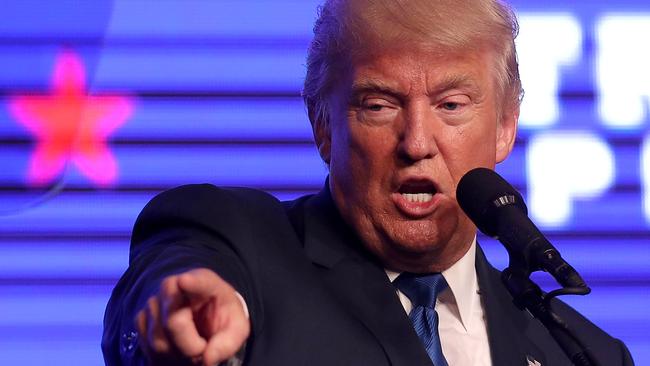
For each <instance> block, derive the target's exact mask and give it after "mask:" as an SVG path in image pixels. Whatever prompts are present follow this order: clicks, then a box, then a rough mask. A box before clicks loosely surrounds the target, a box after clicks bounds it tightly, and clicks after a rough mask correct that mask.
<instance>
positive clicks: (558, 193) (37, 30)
mask: <svg viewBox="0 0 650 366" xmlns="http://www.w3.org/2000/svg"><path fill="white" fill-rule="evenodd" d="M583 3H587V2H573V1H566V0H552V1H545V2H544V5H543V6H542V5H539V2H538V1H533V0H530V1H523V0H519V1H516V2H515V3H514V5H515V8H516V11H517V13H518V14H519V17H520V18H519V19H520V24H521V33H520V36H519V38H518V49H519V60H520V63H521V72H522V79H523V83H524V88H525V89H526V97H525V99H524V104H523V109H522V114H521V125H520V129H519V137H518V139H517V142H516V145H515V149H514V152H513V154H512V157H511V158H510V159H509V160H508V161H507V162H506V163H504V164H502V165H501V166H499V168H498V170H499V171H500V172H501V173H502V174H503V175H504V176H505V177H506V178H507V179H508V180H510V181H511V182H512V183H513V184H514V185H515V186H516V187H517V188H518V189H520V190H521V191H522V193H523V194H524V195H525V196H526V198H527V201H528V203H529V209H530V214H531V217H532V218H533V219H534V220H535V221H536V222H537V223H538V224H539V225H540V226H541V227H542V229H543V230H544V231H545V232H546V233H547V234H548V237H549V239H550V240H551V241H552V242H553V243H554V244H555V245H556V246H557V247H558V248H559V249H560V251H561V252H562V253H563V255H564V256H565V257H566V258H567V259H568V261H569V262H570V263H572V264H573V265H574V266H575V267H576V268H577V269H578V270H579V271H580V272H581V273H582V274H583V276H584V277H585V278H586V280H587V282H588V283H589V284H590V285H591V287H592V288H593V293H592V294H591V295H589V296H587V297H583V298H566V300H567V301H569V302H570V303H571V304H572V305H574V306H575V307H577V308H578V309H579V310H580V311H582V312H583V313H584V314H585V315H586V316H587V317H589V318H590V319H592V320H593V321H594V322H595V323H597V324H598V325H600V326H601V327H603V328H604V329H606V330H607V331H609V332H610V333H611V334H612V335H614V336H616V337H620V338H621V339H623V340H624V341H625V342H626V343H627V344H628V345H629V347H630V349H631V351H632V354H633V356H634V357H635V358H636V361H637V364H639V365H648V364H650V340H649V337H648V333H647V332H648V329H650V317H649V315H648V309H649V308H650V297H649V296H648V294H649V292H648V290H649V289H650V264H649V263H650V249H649V246H648V240H649V239H650V232H649V229H650V134H648V122H650V118H649V115H650V114H649V110H650V108H649V102H650V42H649V41H648V36H649V35H650V5H649V4H648V2H647V1H644V0H638V1H629V0H627V1H610V2H605V1H600V2H597V3H598V5H593V4H590V5H580V4H583ZM588 3H592V2H588ZM316 6H317V2H316V1H314V0H311V1H305V0H295V1H290V0H268V1H262V0H257V1H236V0H229V1H220V0H205V1H196V0H194V1H186V0H177V1H172V0H164V1H162V0H150V1H145V0H119V1H107V0H104V1H99V0H94V1H79V0H55V1H45V0H3V1H2V6H1V9H2V10H0V364H2V365H43V364H47V365H72V364H74V365H100V364H102V359H101V353H100V348H99V342H100V337H101V327H102V325H101V323H102V316H103V310H104V306H105V304H106V301H107V299H108V296H109V294H110V291H111V288H112V286H113V285H114V284H115V282H116V280H117V279H118V277H119V276H120V274H121V273H122V272H123V271H124V269H125V268H126V265H127V252H128V242H129V233H130V231H131V227H132V225H133V222H134V220H135V218H136V215H137V214H138V212H139V211H140V209H141V208H142V207H143V206H144V205H145V203H146V202H147V201H148V200H149V199H150V198H151V197H153V196H154V195H155V194H156V193H158V192H160V191H162V190H164V189H167V188H170V187H173V186H177V185H180V184H185V183H197V182H210V183H214V184H218V185H243V186H250V187H256V188H260V189H264V190H267V191H270V192H272V193H273V194H275V195H277V196H278V197H280V198H285V199H286V198H292V197H296V196H298V195H301V194H304V193H309V192H314V191H317V190H318V189H319V188H320V187H321V186H322V184H323V180H324V178H325V174H326V172H325V168H324V165H323V163H322V162H321V161H320V160H319V158H318V155H317V153H316V149H315V148H314V146H313V144H312V139H311V131H310V127H309V122H308V120H307V118H306V114H305V110H304V107H303V105H302V103H301V100H300V97H299V95H300V89H301V84H302V78H303V75H304V72H305V67H304V64H305V61H304V60H305V51H306V48H307V45H308V42H309V40H310V37H311V27H312V23H313V21H314V18H315V14H316V11H315V9H316ZM481 241H482V242H485V243H486V250H487V252H488V254H489V256H490V257H491V258H492V259H493V261H494V263H495V264H496V265H497V266H498V267H500V268H503V267H505V266H506V265H507V258H506V255H505V251H504V250H503V249H502V248H501V247H500V246H499V245H498V244H495V243H494V242H491V241H488V240H486V239H481ZM539 279H540V281H541V282H542V283H544V286H545V287H546V288H551V287H552V285H553V283H552V281H550V280H549V279H548V278H547V277H544V276H541V277H539Z"/></svg>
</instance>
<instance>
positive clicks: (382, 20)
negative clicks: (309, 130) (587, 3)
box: [302, 0, 523, 126]
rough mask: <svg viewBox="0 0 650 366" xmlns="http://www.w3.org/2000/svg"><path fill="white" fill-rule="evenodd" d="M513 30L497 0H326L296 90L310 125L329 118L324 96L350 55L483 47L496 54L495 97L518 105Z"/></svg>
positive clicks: (515, 27) (520, 92) (510, 18)
mask: <svg viewBox="0 0 650 366" xmlns="http://www.w3.org/2000/svg"><path fill="white" fill-rule="evenodd" d="M518 30H519V27H518V24H517V19H516V17H515V15H514V13H513V11H512V10H511V9H510V7H508V6H507V5H506V4H504V3H502V2H500V1H499V0H326V1H325V3H324V4H323V5H322V6H321V7H320V8H319V12H318V19H317V20H316V23H315V25H314V38H313V40H312V42H311V45H310V47H309V51H308V55H307V74H306V77H305V83H304V88H303V92H302V96H303V99H304V101H305V105H306V107H307V112H308V114H309V119H310V121H311V123H312V126H313V125H314V124H315V123H329V118H330V115H329V114H330V108H329V106H328V97H329V95H330V93H331V91H332V89H333V87H334V86H335V85H336V83H337V81H341V80H342V76H343V75H345V72H346V71H347V68H348V67H349V65H350V63H351V61H352V60H353V59H354V58H355V57H356V56H360V55H364V54H371V53H376V52H381V51H382V50H386V49H390V48H396V47H397V46H402V47H403V46H404V45H408V46H416V47H420V48H425V49H427V48H430V49H431V50H438V51H444V52H449V51H451V52H468V51H470V52H471V51H473V50H480V49H486V47H487V49H489V50H491V51H492V52H493V53H494V55H496V63H495V65H496V70H494V71H495V75H496V82H497V93H498V94H499V95H498V96H497V97H499V98H500V99H501V100H502V101H503V102H504V104H509V105H513V106H518V105H519V103H520V102H521V97H522V95H523V90H522V87H521V81H520V79H519V69H518V65H517V55H516V51H515V45H514V39H515V37H516V36H517V33H518Z"/></svg>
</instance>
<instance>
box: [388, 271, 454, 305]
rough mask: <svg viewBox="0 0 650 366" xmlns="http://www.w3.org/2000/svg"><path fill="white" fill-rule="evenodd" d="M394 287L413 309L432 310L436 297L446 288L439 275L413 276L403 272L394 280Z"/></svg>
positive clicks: (413, 274) (445, 282) (442, 278)
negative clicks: (406, 298) (423, 308)
mask: <svg viewBox="0 0 650 366" xmlns="http://www.w3.org/2000/svg"><path fill="white" fill-rule="evenodd" d="M394 284H395V286H396V287H397V288H398V289H399V290H400V291H402V293H403V294H404V295H406V297H408V298H409V300H411V303H412V304H413V307H417V306H423V307H426V308H431V309H433V308H434V307H435V305H436V299H437V298H438V295H439V294H440V293H441V292H442V291H443V290H444V289H445V288H447V281H445V278H444V277H442V274H440V273H430V274H425V275H421V274H415V273H409V272H404V273H402V274H401V275H399V277H397V278H396V279H395V282H394Z"/></svg>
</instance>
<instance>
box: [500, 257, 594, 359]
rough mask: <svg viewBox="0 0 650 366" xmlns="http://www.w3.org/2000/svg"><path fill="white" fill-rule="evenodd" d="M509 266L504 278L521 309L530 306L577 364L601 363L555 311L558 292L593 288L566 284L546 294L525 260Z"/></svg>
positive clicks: (577, 292)
mask: <svg viewBox="0 0 650 366" xmlns="http://www.w3.org/2000/svg"><path fill="white" fill-rule="evenodd" d="M512 259H513V258H512V256H511V258H510V266H509V267H508V268H506V269H505V270H504V271H503V273H502V275H501V280H502V281H503V283H504V284H505V286H506V288H508V291H510V294H511V295H512V297H513V299H514V303H515V305H517V306H518V307H519V308H520V309H522V310H524V309H527V310H528V311H529V312H530V313H531V314H532V315H533V316H534V317H535V318H537V319H538V320H539V321H540V322H541V323H542V324H543V325H544V326H545V327H546V328H547V329H548V331H549V332H550V333H551V336H553V338H554V339H555V341H556V342H557V343H558V345H559V346H560V348H562V350H563V351H564V353H565V354H566V355H567V356H568V357H569V359H570V360H571V362H573V364H574V365H576V366H600V365H599V364H598V362H597V361H596V360H595V358H594V357H593V355H591V353H590V352H589V350H588V349H586V348H585V347H584V345H583V344H582V343H581V342H580V340H578V338H577V337H576V336H575V335H574V334H573V332H572V331H571V329H569V327H568V326H567V324H566V323H565V322H564V321H563V320H562V319H561V318H560V317H559V316H558V315H557V314H556V313H554V312H553V309H552V308H551V303H550V301H551V299H552V298H554V297H556V296H559V295H567V294H573V295H586V294H588V293H589V292H591V289H590V288H589V287H587V286H586V285H585V286H584V287H565V288H562V289H558V290H555V291H551V292H549V293H548V294H544V292H542V290H541V289H540V287H539V286H538V285H537V284H536V283H534V282H533V281H532V280H531V279H530V278H529V277H530V273H531V270H530V269H529V268H528V266H527V265H526V264H524V263H522V261H513V260H512Z"/></svg>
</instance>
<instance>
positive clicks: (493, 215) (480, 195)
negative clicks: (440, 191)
mask: <svg viewBox="0 0 650 366" xmlns="http://www.w3.org/2000/svg"><path fill="white" fill-rule="evenodd" d="M456 200H458V204H459V205H460V207H461V208H462V209H463V211H465V213H466V214H467V216H468V217H469V218H470V219H471V220H472V221H473V222H474V224H475V225H476V227H478V229H479V230H481V231H482V232H483V233H484V234H486V235H489V236H492V237H494V236H496V234H497V219H498V215H497V212H496V211H495V210H498V209H499V208H501V207H504V206H512V205H514V206H516V207H519V208H520V209H521V210H523V212H524V214H526V213H527V209H526V204H525V203H524V200H523V198H522V197H521V195H520V194H519V192H517V190H515V189H514V187H512V186H511V185H510V183H508V182H507V181H506V180H505V179H503V178H502V177H501V176H500V175H499V174H497V173H496V172H495V171H494V170H492V169H488V168H475V169H472V170H470V171H469V172H467V173H466V174H465V175H464V176H463V177H462V178H461V179H460V181H459V182H458V187H457V188H456Z"/></svg>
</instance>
